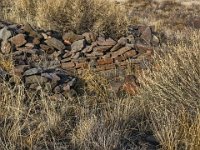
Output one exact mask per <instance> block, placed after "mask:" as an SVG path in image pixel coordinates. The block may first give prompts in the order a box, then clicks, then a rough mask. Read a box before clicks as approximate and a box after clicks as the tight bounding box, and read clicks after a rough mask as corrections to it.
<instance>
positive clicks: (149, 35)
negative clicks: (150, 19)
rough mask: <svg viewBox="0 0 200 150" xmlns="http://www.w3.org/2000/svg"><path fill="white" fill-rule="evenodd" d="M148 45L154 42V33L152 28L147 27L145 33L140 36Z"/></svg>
mask: <svg viewBox="0 0 200 150" xmlns="http://www.w3.org/2000/svg"><path fill="white" fill-rule="evenodd" d="M140 37H141V38H142V39H143V40H145V42H146V43H147V44H150V42H151V40H152V33H151V28H150V27H146V28H145V29H144V31H143V32H142V35H141V36H140Z"/></svg>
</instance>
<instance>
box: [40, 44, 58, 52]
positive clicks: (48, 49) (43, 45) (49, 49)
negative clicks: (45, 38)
mask: <svg viewBox="0 0 200 150" xmlns="http://www.w3.org/2000/svg"><path fill="white" fill-rule="evenodd" d="M40 47H41V49H43V50H44V51H45V52H46V53H47V54H52V53H53V52H55V49H54V48H52V47H50V46H48V45H45V44H40Z"/></svg>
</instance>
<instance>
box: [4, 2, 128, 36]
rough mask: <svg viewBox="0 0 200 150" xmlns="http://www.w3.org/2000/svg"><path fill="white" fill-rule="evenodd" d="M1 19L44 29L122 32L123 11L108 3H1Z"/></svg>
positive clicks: (125, 27) (125, 22) (123, 28)
mask: <svg viewBox="0 0 200 150" xmlns="http://www.w3.org/2000/svg"><path fill="white" fill-rule="evenodd" d="M4 3H5V4H4V6H5V7H4V10H2V11H4V16H3V17H4V18H5V19H7V20H11V21H14V22H20V23H24V22H28V23H30V24H32V25H35V26H37V27H42V28H45V29H56V30H60V31H68V30H73V31H76V32H77V33H83V32H84V31H88V30H92V31H94V32H100V33H106V34H109V35H118V36H119V35H122V34H124V33H126V29H127V26H128V24H129V22H128V19H127V17H126V13H125V9H124V8H122V7H120V6H117V5H114V4H113V3H111V2H110V1H109V0H15V1H12V0H5V2H4Z"/></svg>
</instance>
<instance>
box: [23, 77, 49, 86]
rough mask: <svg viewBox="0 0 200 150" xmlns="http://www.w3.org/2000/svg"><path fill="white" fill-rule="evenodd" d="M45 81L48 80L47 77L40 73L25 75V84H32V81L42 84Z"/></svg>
mask: <svg viewBox="0 0 200 150" xmlns="http://www.w3.org/2000/svg"><path fill="white" fill-rule="evenodd" d="M46 82H48V79H47V78H45V77H42V76H40V75H33V76H27V77H25V84H33V83H38V84H44V83H46Z"/></svg>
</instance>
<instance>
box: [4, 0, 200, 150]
mask: <svg viewBox="0 0 200 150" xmlns="http://www.w3.org/2000/svg"><path fill="white" fill-rule="evenodd" d="M86 1H87V0H73V1H71V0H66V1H65V0H53V1H52V0H45V1H43V0H41V1H40V0H33V1H31V0H30V1H29V0H15V1H12V5H10V3H9V1H4V2H7V4H3V3H1V2H0V3H1V4H3V6H4V7H3V8H4V12H9V13H4V14H3V16H4V17H5V18H6V19H9V20H12V21H14V22H22V23H23V22H27V21H28V22H30V23H32V24H34V25H37V26H39V27H44V28H47V27H49V28H55V29H58V30H62V28H63V27H65V28H66V30H68V29H72V30H75V31H76V32H82V31H85V30H95V31H97V30H100V31H101V32H102V31H106V33H108V34H113V35H116V33H117V35H120V34H122V33H124V31H125V27H126V25H128V22H129V21H128V20H127V18H126V14H125V13H123V12H120V13H119V11H117V10H118V9H121V7H118V6H113V5H111V3H105V1H103V0H89V1H87V2H89V3H85V2H86ZM6 5H9V6H6ZM2 10H3V9H2ZM86 14H87V15H86ZM114 18H115V19H114ZM58 25H59V26H58ZM162 27H163V26H162ZM119 31H120V32H119ZM174 33H175V35H176V34H177V35H179V37H178V41H177V42H174V41H171V44H168V45H166V46H165V47H164V48H160V49H159V50H157V51H156V52H155V62H154V64H155V65H154V67H153V68H149V69H148V70H145V71H143V72H142V74H141V76H140V78H139V80H140V83H141V88H140V91H139V94H137V95H136V96H128V95H126V96H123V97H117V96H115V95H112V96H111V95H110V94H109V92H107V91H108V90H107V89H108V87H109V86H108V82H107V80H106V79H105V78H104V77H103V76H100V75H98V74H95V73H91V72H90V71H88V72H86V73H85V74H84V75H83V76H82V78H83V79H85V82H86V83H87V87H86V89H84V90H83V91H84V92H85V93H84V94H83V95H82V96H77V97H74V98H70V97H69V98H68V99H66V98H60V99H59V100H57V101H53V100H52V99H51V97H49V96H48V94H46V93H45V92H44V91H41V90H38V91H35V92H34V93H28V92H27V91H26V90H25V87H24V86H23V84H21V83H19V84H18V85H16V86H15V88H11V87H10V85H8V84H7V83H5V82H3V83H2V82H1V84H0V149H7V150H15V149H25V148H27V149H62V148H63V149H81V150H82V149H85V150H94V149H96V150H114V149H120V150H125V149H128V147H129V148H131V149H146V145H144V146H142V147H137V145H135V144H134V142H132V139H133V138H134V137H133V136H134V135H135V134H144V133H147V132H148V133H151V134H153V135H154V136H155V137H156V139H157V140H158V142H159V143H160V148H161V149H164V150H177V149H181V150H182V149H184V150H198V149H200V102H199V100H200V52H199V50H200V42H199V39H200V32H199V31H198V30H193V29H187V30H186V29H184V30H182V31H181V32H174ZM185 37H187V38H185ZM174 40H175V39H174ZM174 43H175V44H174ZM0 66H1V67H4V68H5V69H7V70H8V71H9V70H12V63H11V62H9V61H8V59H3V56H2V59H1V62H0Z"/></svg>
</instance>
